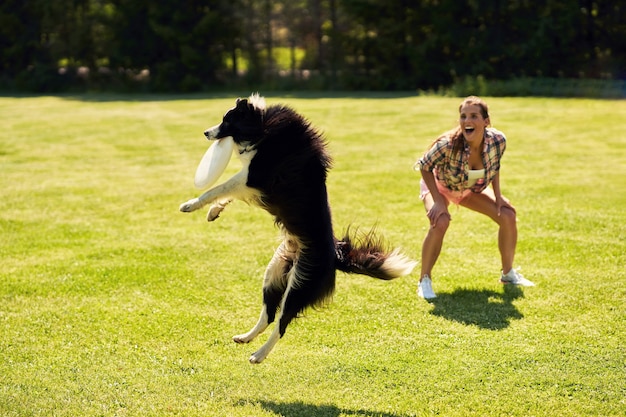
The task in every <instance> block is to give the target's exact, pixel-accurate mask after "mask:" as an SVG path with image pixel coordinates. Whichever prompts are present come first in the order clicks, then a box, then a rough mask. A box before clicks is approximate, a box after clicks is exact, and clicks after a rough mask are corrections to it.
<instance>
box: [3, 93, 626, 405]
mask: <svg viewBox="0 0 626 417" xmlns="http://www.w3.org/2000/svg"><path fill="white" fill-rule="evenodd" d="M235 96H236V95H235V94H233V95H232V96H215V97H206V96H185V97H177V96H128V97H127V96H113V95H83V96H63V97H0V122H1V125H2V130H3V131H2V135H0V172H1V176H0V236H1V240H0V265H1V266H0V415H2V416H6V417H13V416H20V417H21V416H133V417H135V416H186V417H187V416H267V417H269V416H288V417H294V416H298V417H300V416H315V417H352V416H380V417H404V416H431V415H441V416H582V415H585V416H621V415H625V414H626V400H625V398H626V349H625V348H624V342H625V340H626V272H625V270H626V210H625V209H624V207H625V206H626V140H625V139H624V138H625V137H626V134H625V132H626V117H624V115H626V101H609V100H606V101H603V100H582V99H549V98H489V97H487V98H486V99H487V102H488V104H489V105H490V108H491V117H492V122H493V124H494V126H495V127H497V128H499V129H501V130H503V131H504V132H505V133H506V134H507V137H508V142H507V143H508V148H507V152H506V154H505V158H504V161H503V165H502V172H501V184H502V189H503V192H504V193H505V195H506V196H508V197H509V199H510V200H511V202H512V203H513V204H514V205H515V206H516V208H517V212H518V222H519V244H518V251H517V258H516V263H515V264H516V265H518V266H521V267H522V268H523V269H522V272H523V273H524V275H525V276H526V277H527V278H529V279H531V280H533V281H535V282H536V284H537V286H536V287H533V288H522V289H520V288H510V287H503V286H502V285H501V284H499V283H498V277H499V267H500V265H499V256H498V253H497V246H496V236H497V229H496V228H495V225H494V224H492V223H491V222H490V221H489V220H488V219H486V218H484V217H482V216H480V215H477V214H475V213H471V212H468V211H467V210H465V209H462V208H461V209H458V210H457V209H456V208H451V214H452V218H453V221H452V224H451V227H450V229H449V231H448V235H447V237H446V241H445V244H444V245H445V246H444V252H443V254H442V256H441V258H440V260H439V262H438V264H437V266H436V267H435V270H434V272H433V275H434V287H435V291H437V293H438V295H439V297H438V298H437V299H436V300H434V301H433V302H431V303H429V302H426V301H424V300H421V299H418V298H417V297H416V294H415V290H416V286H417V280H418V273H417V271H416V272H414V273H413V274H412V275H410V276H408V277H404V278H401V279H398V280H395V281H391V282H382V281H377V280H374V279H371V278H368V277H362V276H348V275H345V274H342V273H339V274H338V277H337V279H338V284H337V293H336V295H335V297H334V301H333V303H332V304H331V305H329V306H328V307H326V308H324V309H321V310H318V311H309V312H308V313H307V314H306V316H305V317H302V318H300V319H298V320H297V321H296V322H294V323H293V324H292V325H291V326H290V327H289V329H288V330H287V334H286V335H285V337H284V338H283V339H282V340H281V342H280V343H279V344H278V345H277V347H276V348H275V349H274V350H273V351H272V353H271V354H270V356H269V357H268V358H267V359H266V361H265V362H263V363H262V364H260V365H251V364H249V363H248V362H247V358H248V357H249V355H250V354H251V353H252V352H254V351H255V350H256V349H257V348H258V347H260V346H261V344H262V343H263V342H264V341H265V340H266V337H267V334H264V335H261V336H260V337H259V338H258V339H257V340H255V341H253V342H252V343H250V344H249V345H237V344H235V343H233V342H232V341H231V337H232V336H233V335H235V334H239V333H241V332H244V331H247V330H249V328H250V327H251V326H252V325H253V324H254V323H255V322H256V319H257V317H258V314H259V311H260V307H261V292H260V287H261V279H262V274H263V271H264V268H265V265H266V264H267V262H268V261H269V259H270V257H271V255H272V252H273V250H274V248H275V246H276V245H277V241H278V240H277V237H278V232H277V229H276V227H275V226H274V225H273V221H272V218H271V217H270V216H269V215H268V214H266V213H265V212H263V211H261V210H259V209H257V208H253V207H249V206H247V205H246V204H244V203H241V202H236V203H233V204H231V205H230V206H229V207H228V208H227V210H226V211H225V212H224V213H222V216H221V217H220V219H218V220H217V221H216V222H214V223H207V222H206V221H205V218H204V217H205V212H204V211H198V212H196V213H192V214H183V213H180V212H178V206H179V204H180V203H182V202H185V201H187V200H188V199H189V198H191V197H194V196H195V195H197V194H198V193H199V191H198V190H196V189H195V188H194V186H193V176H194V172H195V168H196V165H197V163H198V162H199V160H200V158H201V157H202V155H203V153H204V151H205V150H206V149H207V146H208V143H207V142H206V141H204V140H203V137H202V132H203V130H204V129H205V128H207V127H209V126H212V125H214V124H216V123H218V122H219V121H220V119H221V116H222V114H223V113H224V112H225V111H226V110H227V109H228V108H230V107H231V106H232V105H233V104H234V97H235ZM267 101H268V103H269V104H274V103H279V102H282V103H287V104H289V105H291V106H292V107H294V108H295V109H296V110H298V111H300V112H301V113H303V114H304V115H305V116H306V117H307V118H308V119H309V120H310V121H311V122H312V123H313V124H315V125H316V126H318V127H319V128H320V129H321V130H323V131H324V132H325V134H326V137H327V139H328V141H329V148H330V151H331V153H332V155H333V157H334V168H333V170H332V171H331V172H330V174H329V178H328V187H329V194H330V202H331V205H332V208H333V216H334V217H333V222H334V225H335V230H336V231H337V233H338V234H339V233H341V232H342V231H343V230H344V229H345V228H346V226H348V225H349V224H354V225H359V226H361V227H362V228H366V229H367V228H370V227H372V226H374V225H376V226H377V228H378V230H379V232H381V233H382V234H384V235H385V236H386V238H387V239H388V240H389V241H390V242H391V243H392V244H394V245H398V246H401V247H402V248H403V249H404V251H405V252H406V253H407V254H409V255H410V256H412V257H414V258H415V259H419V252H420V249H421V242H422V239H423V237H424V235H425V232H426V228H427V219H426V217H425V216H424V212H423V208H422V206H421V203H420V202H419V200H418V197H417V195H418V181H419V175H418V174H417V173H415V172H413V171H412V164H413V162H414V161H415V159H416V158H417V157H418V156H419V155H420V154H421V153H422V152H423V151H424V150H425V148H426V147H427V146H428V145H429V143H430V142H431V141H432V140H433V139H434V137H435V136H436V135H437V134H438V133H440V132H442V131H444V130H447V129H449V128H451V127H453V126H454V124H455V122H456V117H457V108H458V104H459V102H460V99H458V98H445V97H418V96H414V95H408V94H407V95H400V94H398V95H392V94H358V95H352V96H350V95H345V96H342V95H339V94H338V95H334V96H322V95H313V94H309V95H293V94H289V95H287V94H285V95H281V94H268V96H267ZM237 169H238V162H237V161H231V164H230V165H229V167H228V170H227V174H232V173H234V172H236V170H237Z"/></svg>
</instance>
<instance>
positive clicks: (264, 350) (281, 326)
mask: <svg viewBox="0 0 626 417" xmlns="http://www.w3.org/2000/svg"><path fill="white" fill-rule="evenodd" d="M294 269H295V268H294ZM293 273H294V270H293V269H292V271H291V272H290V273H289V275H293ZM292 284H293V280H292V279H290V282H289V286H288V287H287V289H286V290H285V293H284V296H283V300H282V303H281V306H280V317H279V319H278V324H277V325H276V327H274V330H272V334H270V337H269V339H267V341H266V342H265V343H264V344H263V346H261V348H260V349H259V350H257V351H256V352H254V353H253V354H252V356H250V359H249V360H250V363H255V364H256V363H261V362H263V360H264V359H265V358H267V355H269V353H270V352H271V351H272V349H274V346H276V343H278V341H279V340H280V338H281V337H283V335H284V334H285V330H286V329H287V326H288V325H289V323H290V322H291V321H292V320H293V319H294V318H296V316H297V315H298V314H297V312H295V311H290V310H287V311H286V310H285V301H286V300H287V298H288V297H289V293H290V291H291V286H292Z"/></svg>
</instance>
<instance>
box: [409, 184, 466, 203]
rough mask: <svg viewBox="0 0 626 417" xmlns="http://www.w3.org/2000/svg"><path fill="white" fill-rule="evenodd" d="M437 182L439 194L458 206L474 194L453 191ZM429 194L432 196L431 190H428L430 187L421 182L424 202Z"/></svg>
mask: <svg viewBox="0 0 626 417" xmlns="http://www.w3.org/2000/svg"><path fill="white" fill-rule="evenodd" d="M435 182H436V183H437V190H439V194H441V195H442V196H444V197H445V198H446V199H447V200H448V201H449V202H451V203H454V204H456V205H457V206H458V205H459V204H461V201H463V199H464V198H466V197H467V196H468V195H470V193H471V192H472V190H463V191H452V190H450V189H448V188H446V187H444V186H443V185H441V184H439V181H436V180H435ZM428 194H430V190H429V189H428V186H427V185H426V183H425V182H424V180H423V179H422V180H420V200H422V201H424V199H425V198H426V196H427V195H428Z"/></svg>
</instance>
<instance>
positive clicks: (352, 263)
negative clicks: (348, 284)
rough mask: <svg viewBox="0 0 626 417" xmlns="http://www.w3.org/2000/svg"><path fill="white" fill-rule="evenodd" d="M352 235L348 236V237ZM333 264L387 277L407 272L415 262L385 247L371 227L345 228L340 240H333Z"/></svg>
mask: <svg viewBox="0 0 626 417" xmlns="http://www.w3.org/2000/svg"><path fill="white" fill-rule="evenodd" d="M351 235H352V236H351ZM335 253H336V257H335V264H336V268H337V269H338V270H339V271H343V272H348V273H353V274H363V275H369V276H370V277H374V278H379V279H384V280H390V279H394V278H398V277H401V276H403V275H408V274H410V273H411V271H412V270H413V268H414V267H415V265H417V262H415V261H414V260H412V259H410V258H409V257H407V256H406V255H404V254H402V253H401V252H400V249H398V248H396V249H388V247H387V244H386V243H385V241H384V239H383V238H381V237H379V236H377V235H376V233H375V229H372V230H370V231H369V232H367V233H358V230H357V231H356V232H355V233H350V228H348V230H347V231H346V234H345V236H344V237H343V239H341V240H335Z"/></svg>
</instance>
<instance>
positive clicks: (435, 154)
mask: <svg viewBox="0 0 626 417" xmlns="http://www.w3.org/2000/svg"><path fill="white" fill-rule="evenodd" d="M461 140H463V142H464V143H465V146H464V148H463V151H462V152H458V153H457V154H456V155H454V156H453V155H452V147H453V142H452V141H451V140H450V137H448V136H442V137H441V138H439V139H438V140H437V142H435V144H434V145H433V146H432V147H431V148H430V149H429V150H428V151H427V152H426V153H425V154H424V156H422V157H421V158H420V159H419V160H418V161H417V162H416V163H415V165H414V167H413V169H415V170H416V171H421V170H425V171H433V172H434V174H435V178H436V179H437V182H439V183H440V184H442V185H444V186H445V187H446V188H448V189H449V190H452V191H463V190H466V189H468V188H469V189H470V190H472V191H473V192H475V193H480V192H482V191H483V190H484V189H485V188H487V186H488V185H489V184H491V181H492V180H493V178H494V177H495V176H496V174H497V173H498V171H499V170H500V159H501V158H502V154H504V149H505V148H506V137H505V136H504V133H502V132H500V131H498V130H496V129H493V128H486V129H485V140H484V146H483V153H482V160H483V165H484V166H485V177H484V178H482V179H479V180H478V181H477V182H476V184H474V185H473V186H471V187H468V186H467V171H468V170H469V155H470V148H469V145H468V144H467V142H465V140H464V139H462V138H461Z"/></svg>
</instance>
